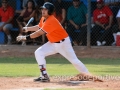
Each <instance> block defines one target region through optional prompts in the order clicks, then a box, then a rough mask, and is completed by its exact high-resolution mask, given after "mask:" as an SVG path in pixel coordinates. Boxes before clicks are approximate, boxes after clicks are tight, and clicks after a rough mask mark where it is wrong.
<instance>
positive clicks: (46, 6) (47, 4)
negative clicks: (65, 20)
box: [41, 2, 55, 15]
mask: <svg viewBox="0 0 120 90" xmlns="http://www.w3.org/2000/svg"><path fill="white" fill-rule="evenodd" d="M41 8H46V9H48V14H49V15H51V14H52V13H53V12H54V10H55V6H54V5H53V4H52V3H50V2H45V3H44V4H43V6H41Z"/></svg>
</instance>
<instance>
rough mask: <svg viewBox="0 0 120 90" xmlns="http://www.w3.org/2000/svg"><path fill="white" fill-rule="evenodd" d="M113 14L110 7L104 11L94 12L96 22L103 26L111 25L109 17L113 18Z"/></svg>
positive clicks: (103, 9)
mask: <svg viewBox="0 0 120 90" xmlns="http://www.w3.org/2000/svg"><path fill="white" fill-rule="evenodd" d="M112 15H113V13H112V11H111V9H110V8H109V7H108V6H104V7H103V8H102V9H95V10H94V12H93V20H94V22H96V21H98V22H100V23H102V24H108V23H109V17H110V16H112Z"/></svg>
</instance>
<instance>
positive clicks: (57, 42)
mask: <svg viewBox="0 0 120 90" xmlns="http://www.w3.org/2000/svg"><path fill="white" fill-rule="evenodd" d="M63 41H65V39H62V40H60V41H58V42H55V43H61V42H63Z"/></svg>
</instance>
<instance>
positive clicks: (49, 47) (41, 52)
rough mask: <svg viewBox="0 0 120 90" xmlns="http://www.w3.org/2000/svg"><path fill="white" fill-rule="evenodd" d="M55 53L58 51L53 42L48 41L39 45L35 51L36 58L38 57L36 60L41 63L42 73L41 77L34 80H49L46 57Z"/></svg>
mask: <svg viewBox="0 0 120 90" xmlns="http://www.w3.org/2000/svg"><path fill="white" fill-rule="evenodd" d="M55 53H57V52H56V50H55V48H54V46H53V44H52V43H50V42H47V43H46V44H44V45H43V46H41V47H39V48H38V49H37V50H36V51H35V58H36V61H37V63H38V65H39V68H40V72H41V74H40V77H39V78H37V79H35V80H34V81H47V80H48V79H49V76H48V74H47V71H46V60H45V57H46V56H48V55H52V54H55ZM48 81H49V80H48Z"/></svg>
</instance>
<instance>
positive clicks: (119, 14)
mask: <svg viewBox="0 0 120 90" xmlns="http://www.w3.org/2000/svg"><path fill="white" fill-rule="evenodd" d="M117 17H120V10H119V11H118V13H117V15H116V18H117Z"/></svg>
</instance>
